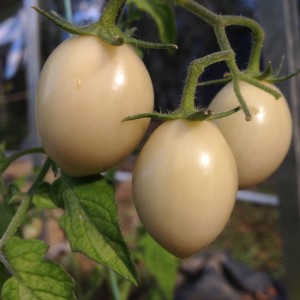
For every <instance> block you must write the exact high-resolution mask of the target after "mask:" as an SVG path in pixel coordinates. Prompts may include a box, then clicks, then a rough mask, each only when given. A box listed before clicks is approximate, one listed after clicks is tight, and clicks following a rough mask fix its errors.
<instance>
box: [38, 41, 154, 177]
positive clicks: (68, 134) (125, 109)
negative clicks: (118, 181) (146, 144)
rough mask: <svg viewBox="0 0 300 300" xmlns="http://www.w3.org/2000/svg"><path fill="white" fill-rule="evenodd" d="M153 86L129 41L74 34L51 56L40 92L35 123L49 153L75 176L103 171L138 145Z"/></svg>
mask: <svg viewBox="0 0 300 300" xmlns="http://www.w3.org/2000/svg"><path fill="white" fill-rule="evenodd" d="M153 105H154V93H153V86H152V82H151V79H150V76H149V74H148V71H147V69H146V67H145V66H144V64H143V62H142V61H141V59H140V58H139V57H138V55H137V54H136V53H135V51H134V50H133V49H132V48H131V47H130V46H128V45H122V46H118V47H114V46H111V45H109V44H106V43H104V42H103V41H101V40H100V39H99V38H97V37H94V36H79V37H74V38H71V39H69V40H67V41H65V42H63V43H62V44H61V45H59V46H58V47H57V48H56V49H55V50H54V51H53V52H52V54H51V55H50V56H49V58H48V59H47V61H46V63H45V65H44V67H43V69H42V72H41V75H40V81H39V85H38V89H37V94H36V122H37V127H38V131H39V134H40V137H41V142H42V145H43V147H44V149H45V151H46V152H47V154H48V155H49V156H50V157H51V158H52V159H53V160H54V161H55V162H56V163H57V165H58V166H59V167H60V168H62V170H63V171H64V172H65V173H67V174H69V175H71V176H75V177H80V176H85V175H91V174H96V173H100V172H104V171H106V170H108V169H109V168H111V167H113V166H115V165H116V164H117V163H119V162H120V161H121V160H123V159H124V158H125V157H127V156H128V155H130V153H131V152H132V151H133V150H134V149H135V148H136V146H137V145H138V144H139V142H140V141H141V139H142V137H143V136H144V134H145V131H146V129H147V128H148V125H149V119H140V120H134V121H130V122H122V120H123V119H124V118H125V117H127V116H130V115H134V114H138V113H143V112H151V111H153Z"/></svg>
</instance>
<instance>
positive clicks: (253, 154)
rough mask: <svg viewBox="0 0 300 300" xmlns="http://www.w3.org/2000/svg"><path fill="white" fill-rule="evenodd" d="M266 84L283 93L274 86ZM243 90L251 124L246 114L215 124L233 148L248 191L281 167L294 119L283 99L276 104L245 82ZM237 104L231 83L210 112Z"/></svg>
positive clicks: (227, 108) (241, 85)
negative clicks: (250, 116)
mask: <svg viewBox="0 0 300 300" xmlns="http://www.w3.org/2000/svg"><path fill="white" fill-rule="evenodd" d="M265 84H266V85H267V86H269V87H271V88H273V89H275V90H277V91H278V92H280V91H279V90H278V88H276V87H275V86H274V85H273V84H269V83H265ZM240 89H241V93H242V95H243V97H244V99H245V101H246V102H247V105H248V107H249V110H250V112H251V114H252V120H251V121H246V120H245V116H244V113H243V112H242V111H239V112H237V113H235V114H233V115H230V116H229V117H224V118H221V119H216V120H214V122H215V124H216V125H217V126H218V128H219V129H220V130H221V132H222V133H223V135H224V137H225V139H226V140H227V142H228V144H229V146H230V147H231V150H232V152H233V155H234V157H235V160H236V163H237V167H238V174H239V186H240V188H245V187H249V186H252V185H255V184H257V183H259V182H261V181H263V180H265V179H266V178H268V177H269V176H270V175H271V174H272V173H273V172H274V171H275V170H276V169H277V168H278V167H279V165H280V164H281V162H282V161H283V159H284V157H285V156H286V154H287V151H288V149H289V147H290V144H291V138H292V118H291V114H290V110H289V108H288V105H287V102H286V100H285V98H284V96H281V97H280V99H278V100H276V99H275V98H274V97H273V96H272V95H271V94H269V93H267V92H265V91H263V90H261V89H259V88H257V87H255V86H253V85H251V84H249V83H246V82H243V81H241V82H240ZM237 104H238V100H237V97H236V95H235V93H234V90H233V83H232V82H230V83H228V84H227V85H225V86H224V87H223V88H222V89H221V90H220V92H219V93H218V94H217V95H216V96H215V98H214V99H213V101H212V102H211V104H210V105H209V109H210V110H212V111H213V112H222V111H226V110H230V109H233V108H234V107H236V106H237Z"/></svg>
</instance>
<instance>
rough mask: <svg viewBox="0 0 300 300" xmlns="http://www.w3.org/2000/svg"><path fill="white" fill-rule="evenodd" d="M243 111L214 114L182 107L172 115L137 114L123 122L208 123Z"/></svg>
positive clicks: (236, 109)
mask: <svg viewBox="0 0 300 300" xmlns="http://www.w3.org/2000/svg"><path fill="white" fill-rule="evenodd" d="M239 110H241V107H240V106H237V107H236V108H234V109H231V110H229V111H225V112H221V113H213V112H212V111H210V110H208V109H206V108H200V109H197V108H195V109H194V110H193V111H190V112H188V111H184V109H183V108H182V107H180V108H179V109H177V110H175V111H174V112H171V113H159V112H152V113H144V114H137V115H133V116H129V117H127V118H125V119H124V120H123V121H133V120H137V119H143V118H151V119H154V120H159V121H171V120H180V119H181V120H188V121H208V120H214V119H220V118H224V117H227V116H230V115H232V114H234V113H236V112H238V111H239Z"/></svg>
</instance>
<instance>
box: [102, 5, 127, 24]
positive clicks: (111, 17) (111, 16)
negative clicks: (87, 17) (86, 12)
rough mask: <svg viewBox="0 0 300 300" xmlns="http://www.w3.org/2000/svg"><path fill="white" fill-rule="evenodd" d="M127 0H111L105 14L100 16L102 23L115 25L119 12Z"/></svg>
mask: <svg viewBox="0 0 300 300" xmlns="http://www.w3.org/2000/svg"><path fill="white" fill-rule="evenodd" d="M125 2H126V0H110V1H108V2H107V4H106V6H105V7H104V9H103V14H102V16H101V17H100V20H99V21H100V22H101V23H102V24H108V25H114V24H115V23H116V20H117V17H118V14H119V12H120V10H121V9H122V7H123V5H124V3H125Z"/></svg>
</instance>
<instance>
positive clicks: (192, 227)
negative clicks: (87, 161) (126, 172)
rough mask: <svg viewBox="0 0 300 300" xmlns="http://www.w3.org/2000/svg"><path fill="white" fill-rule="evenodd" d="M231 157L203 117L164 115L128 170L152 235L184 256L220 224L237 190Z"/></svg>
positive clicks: (211, 235)
mask: <svg viewBox="0 0 300 300" xmlns="http://www.w3.org/2000/svg"><path fill="white" fill-rule="evenodd" d="M237 182H238V179H237V169H236V164H235V160H234V158H233V155H232V153H231V150H230V148H229V146H228V145H227V143H226V141H225V139H224V137H223V136H222V134H221V133H220V131H219V130H218V129H217V127H216V126H215V125H214V124H213V123H211V122H208V121H202V122H192V121H186V120H175V121H167V122H165V123H164V124H162V125H161V126H159V127H158V128H157V129H156V130H155V131H154V133H153V134H152V135H151V136H150V138H149V139H148V141H147V142H146V144H145V145H144V147H143V149H142V151H141V153H140V155H139V157H138V160H137V162H136V165H135V168H134V172H133V198H134V202H135V206H136V209H137V212H138V215H139V217H140V219H141V221H142V223H143V224H144V226H145V228H146V229H147V231H148V232H149V233H150V234H151V235H152V237H153V238H154V239H155V240H156V241H157V242H158V243H159V244H160V245H161V246H163V247H164V248H166V249H167V250H168V251H169V252H171V253H172V254H174V255H175V256H178V257H182V258H183V257H188V256H190V255H192V254H194V253H196V252H197V251H199V250H200V249H201V248H203V247H205V246H207V245H208V244H209V243H210V242H212V241H213V240H214V239H215V238H216V237H217V236H218V235H219V233H220V232H221V231H222V230H223V228H224V226H225V224H226V222H227V221H228V219H229V217H230V214H231V211H232V209H233V206H234V203H235V197H236V191H237Z"/></svg>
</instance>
